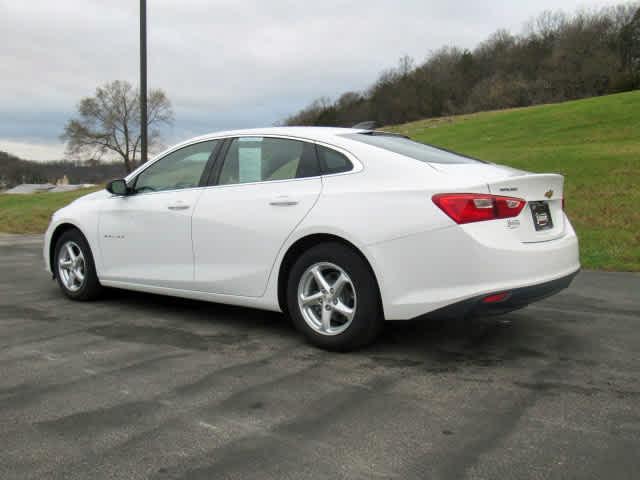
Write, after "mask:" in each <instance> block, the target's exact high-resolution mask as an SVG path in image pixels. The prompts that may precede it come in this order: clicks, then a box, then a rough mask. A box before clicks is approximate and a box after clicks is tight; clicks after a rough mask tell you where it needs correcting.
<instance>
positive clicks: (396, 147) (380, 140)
mask: <svg viewBox="0 0 640 480" xmlns="http://www.w3.org/2000/svg"><path fill="white" fill-rule="evenodd" d="M344 136H345V137H347V138H350V139H352V140H357V141H358V142H362V143H367V144H369V145H373V146H374V147H378V148H383V149H384V150H389V151H390V152H394V153H399V154H400V155H404V156H405V157H409V158H414V159H416V160H420V161H421V162H427V163H486V162H483V161H482V160H478V159H475V158H471V157H466V156H464V155H460V154H458V153H454V152H450V151H448V150H444V149H442V148H438V147H434V146H432V145H426V144H424V143H420V142H414V141H413V140H411V139H409V138H407V137H403V136H401V135H395V134H389V133H383V132H363V133H347V134H345V135H344Z"/></svg>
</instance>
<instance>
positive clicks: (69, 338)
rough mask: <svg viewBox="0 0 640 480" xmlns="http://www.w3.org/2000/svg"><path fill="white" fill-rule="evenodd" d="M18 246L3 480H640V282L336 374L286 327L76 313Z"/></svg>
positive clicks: (562, 298)
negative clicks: (533, 479) (175, 479)
mask: <svg viewBox="0 0 640 480" xmlns="http://www.w3.org/2000/svg"><path fill="white" fill-rule="evenodd" d="M40 249H41V240H40V238H39V237H0V478H2V479H14V478H15V479H27V478H34V479H35V478H37V479H44V478H54V479H57V478H60V479H76V478H82V479H92V480H94V479H101V478H109V479H112V478H122V479H138V478H153V479H170V478H171V479H174V478H179V479H182V478H195V479H200V478H202V479H218V478H234V479H306V478H314V479H315V478H321V479H325V478H326V479H337V478H349V479H370V478H402V479H405V478H407V479H409V478H415V479H427V478H433V479H440V478H451V479H460V478H486V479H497V478H500V479H505V478H607V479H618V478H621V479H622V478H629V479H631V478H638V472H639V471H640V275H637V274H614V273H596V272H583V273H581V274H580V275H579V276H578V277H577V278H576V280H575V281H574V283H573V285H572V287H571V288H570V289H568V290H567V291H565V292H564V293H562V294H560V295H558V296H556V297H553V298H550V299H547V300H545V301H543V302H540V303H538V304H536V305H535V306H531V307H528V308H526V309H524V310H521V311H519V312H514V313H512V314H509V315H506V316H503V317H494V318H489V319H478V320H473V321H451V322H446V323H426V322H421V323H420V322H417V323H416V322H414V323H396V324H394V325H389V326H388V327H387V328H386V329H385V331H384V333H383V335H382V338H381V339H380V341H379V342H378V343H377V344H376V345H375V346H373V347H371V348H369V349H367V350H365V351H361V352H358V353H355V354H330V353H327V352H323V351H320V350H317V349H314V348H312V347H309V346H307V345H305V344H304V343H303V342H302V340H301V339H300V337H298V335H297V334H296V333H295V332H294V331H293V329H292V327H290V325H289V324H288V323H287V322H286V320H285V319H284V317H283V316H281V315H278V314H272V313H265V312H261V311H256V310H249V309H243V308H235V307H228V306H223V305H216V304H207V303H201V302H192V301H185V300H178V299H171V298H164V297H159V296H153V295H146V294H137V293H128V292H120V291H113V292H110V294H109V295H108V296H107V297H106V298H105V299H103V300H100V301H98V302H95V303H84V304H83V303H73V302H71V301H69V300H66V299H65V298H64V297H63V296H62V294H61V293H59V291H58V289H57V286H56V284H55V283H54V282H52V281H51V280H50V279H49V277H48V276H47V275H46V273H45V272H44V271H43V268H42V260H41V254H40Z"/></svg>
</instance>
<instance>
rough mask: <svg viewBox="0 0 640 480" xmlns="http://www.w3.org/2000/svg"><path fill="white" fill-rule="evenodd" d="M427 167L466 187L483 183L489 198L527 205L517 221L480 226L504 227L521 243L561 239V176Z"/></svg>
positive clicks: (488, 168) (463, 166) (485, 167)
mask: <svg viewBox="0 0 640 480" xmlns="http://www.w3.org/2000/svg"><path fill="white" fill-rule="evenodd" d="M431 166H432V167H433V168H435V169H436V170H438V171H440V172H442V173H445V174H450V175H456V176H458V177H459V178H460V179H465V180H469V184H472V183H475V184H477V183H478V181H481V182H485V183H486V184H487V188H488V190H489V193H491V194H493V195H502V196H505V197H516V198H522V199H524V200H526V201H527V205H526V206H525V207H524V209H523V210H522V212H520V215H518V216H517V217H514V218H509V219H502V220H493V221H489V222H481V223H491V224H495V228H497V229H498V228H499V229H500V230H501V231H504V230H503V229H504V227H506V228H507V230H508V231H510V232H511V234H512V235H514V236H515V237H516V238H518V239H519V240H520V241H521V242H524V243H533V242H544V241H549V240H554V239H556V238H559V237H562V236H563V235H564V231H565V222H564V219H565V216H564V212H563V209H562V198H563V197H564V177H563V176H562V175H558V174H553V173H543V174H538V173H529V172H525V171H523V170H516V169H513V168H510V167H504V166H501V165H495V164H491V163H487V164H431ZM470 193H474V192H470ZM486 228H489V227H488V226H487V227H486Z"/></svg>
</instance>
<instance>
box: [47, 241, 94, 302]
mask: <svg viewBox="0 0 640 480" xmlns="http://www.w3.org/2000/svg"><path fill="white" fill-rule="evenodd" d="M54 268H55V273H56V280H57V281H58V285H60V288H61V289H62V291H63V292H64V294H65V295H66V296H67V297H69V298H71V299H73V300H92V299H94V298H96V297H98V296H99V295H100V293H102V285H100V282H99V280H98V276H97V274H96V267H95V264H94V262H93V255H92V254H91V248H89V243H88V242H87V240H86V239H85V238H84V235H82V233H80V232H79V231H78V230H68V231H66V232H64V233H63V234H62V235H61V236H60V238H59V239H58V241H57V242H56V248H55V257H54Z"/></svg>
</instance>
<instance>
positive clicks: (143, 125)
mask: <svg viewBox="0 0 640 480" xmlns="http://www.w3.org/2000/svg"><path fill="white" fill-rule="evenodd" d="M134 154H135V152H134ZM146 161H147V0H140V163H145V162H146Z"/></svg>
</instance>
